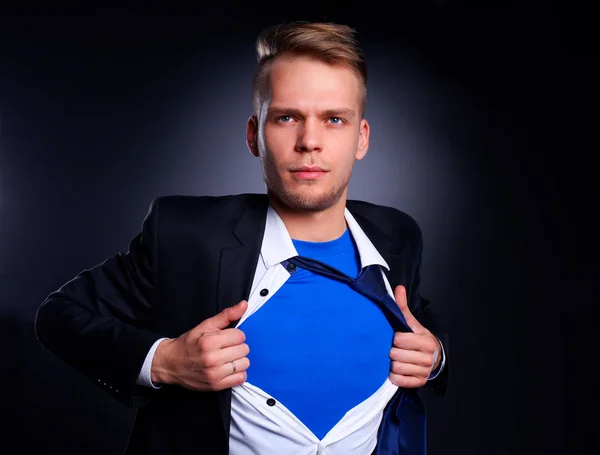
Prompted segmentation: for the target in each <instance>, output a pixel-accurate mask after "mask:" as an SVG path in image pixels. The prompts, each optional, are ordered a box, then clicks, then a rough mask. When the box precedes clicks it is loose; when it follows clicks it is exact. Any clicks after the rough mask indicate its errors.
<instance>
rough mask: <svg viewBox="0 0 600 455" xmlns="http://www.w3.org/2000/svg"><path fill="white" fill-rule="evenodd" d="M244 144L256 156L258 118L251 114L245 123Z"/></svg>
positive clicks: (257, 154)
mask: <svg viewBox="0 0 600 455" xmlns="http://www.w3.org/2000/svg"><path fill="white" fill-rule="evenodd" d="M246 145H247V146H248V149H249V150H250V153H252V154H253V155H254V156H256V157H258V156H259V153H258V118H257V117H256V115H252V116H251V117H250V118H249V119H248V123H247V124H246Z"/></svg>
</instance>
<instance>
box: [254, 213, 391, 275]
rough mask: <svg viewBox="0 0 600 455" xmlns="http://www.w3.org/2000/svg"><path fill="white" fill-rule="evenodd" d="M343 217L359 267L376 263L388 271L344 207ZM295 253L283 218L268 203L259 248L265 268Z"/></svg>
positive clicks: (385, 264)
mask: <svg viewBox="0 0 600 455" xmlns="http://www.w3.org/2000/svg"><path fill="white" fill-rule="evenodd" d="M344 217H345V218H346V223H347V224H348V229H349V230H350V233H351V234H352V237H353V238H354V241H355V242H356V247H357V248H358V254H359V256H360V263H361V268H363V267H366V266H368V265H375V264H377V265H381V266H382V267H385V268H386V269H387V270H388V271H389V270H390V267H389V266H388V264H387V262H386V261H385V259H383V257H382V256H381V254H379V251H377V249H376V248H375V246H374V245H373V243H372V242H371V240H369V238H368V237H367V235H366V234H365V233H364V231H363V230H362V229H361V227H360V226H359V224H358V223H357V221H356V220H355V219H354V217H353V216H352V214H351V213H350V211H349V210H348V209H347V208H345V209H344ZM297 255H298V252H297V251H296V248H295V247H294V244H293V243H292V239H291V238H290V235H289V233H288V231H287V228H286V227H285V224H284V223H283V220H282V219H281V217H280V216H279V215H278V214H277V212H276V211H275V209H273V206H271V205H270V204H269V208H268V210H267V221H266V224H265V233H264V235H263V242H262V248H261V257H262V260H263V263H264V265H265V268H267V269H268V268H270V267H272V266H274V265H277V264H279V263H281V262H283V261H285V260H286V259H289V258H291V257H294V256H297Z"/></svg>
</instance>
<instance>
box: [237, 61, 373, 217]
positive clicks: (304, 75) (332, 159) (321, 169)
mask: <svg viewBox="0 0 600 455" xmlns="http://www.w3.org/2000/svg"><path fill="white" fill-rule="evenodd" d="M360 95H361V86H360V82H359V80H358V78H357V77H356V76H355V75H354V73H353V72H352V71H351V70H350V69H348V68H346V67H342V66H331V65H328V64H326V63H323V62H319V61H316V60H312V59H309V58H305V57H286V58H282V57H279V58H278V59H277V60H276V61H275V63H274V64H273V66H272V67H271V72H270V81H269V90H268V93H267V94H266V96H264V99H263V100H262V102H261V108H260V111H259V112H258V116H252V117H251V118H250V120H249V121H248V127H247V142H248V147H249V148H250V151H251V152H252V153H253V154H254V155H255V156H257V157H259V158H260V161H261V167H262V172H263V177H264V180H265V183H266V185H267V191H268V193H269V195H270V196H271V197H272V198H275V199H276V200H277V201H278V202H280V203H283V204H284V205H285V206H287V207H288V208H289V209H291V210H294V211H312V212H314V211H323V210H326V209H328V208H331V207H333V206H334V205H336V204H344V205H345V199H346V195H347V188H348V182H349V180H350V175H351V173H352V168H353V165H354V162H355V161H356V160H360V159H362V158H363V157H364V156H365V154H366V153H367V148H368V139H369V125H368V123H367V121H366V120H365V119H361V116H360V108H361V105H360V100H361V96H360Z"/></svg>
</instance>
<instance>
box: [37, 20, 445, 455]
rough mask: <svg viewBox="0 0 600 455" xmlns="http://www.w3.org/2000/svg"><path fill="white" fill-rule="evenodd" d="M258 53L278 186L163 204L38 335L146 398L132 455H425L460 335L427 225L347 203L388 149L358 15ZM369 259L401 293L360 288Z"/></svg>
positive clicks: (45, 320)
mask: <svg viewBox="0 0 600 455" xmlns="http://www.w3.org/2000/svg"><path fill="white" fill-rule="evenodd" d="M257 51H258V57H259V63H258V68H257V70H256V74H255V78H254V85H253V101H254V110H255V114H254V115H252V117H251V118H250V119H249V121H248V124H247V131H246V135H247V144H248V147H249V149H250V151H251V152H252V154H253V155H254V156H256V157H258V158H259V159H260V163H261V166H262V171H263V176H264V181H265V183H266V188H267V194H266V195H261V194H243V195H234V196H223V197H191V196H169V197H159V198H157V199H155V200H154V201H153V203H152V204H151V207H150V209H149V212H148V214H147V216H146V218H145V219H144V222H143V225H142V230H141V232H140V234H139V235H138V236H136V237H135V238H134V239H133V240H132V241H131V243H130V247H129V250H128V252H127V253H126V254H117V255H115V256H113V257H111V258H109V259H107V260H106V261H104V262H103V263H101V264H99V265H97V266H95V267H93V268H91V269H89V270H85V271H83V272H81V273H80V274H79V275H78V276H77V277H75V278H74V279H73V280H71V281H70V282H68V283H66V284H65V285H64V286H62V287H61V288H60V289H59V290H57V291H56V292H53V293H52V294H51V295H50V296H49V297H48V298H47V299H46V301H45V302H44V303H43V304H42V306H41V307H40V309H39V311H38V314H37V318H36V331H37V334H38V338H39V340H40V342H41V343H42V344H43V345H44V346H45V347H47V348H48V349H50V350H52V351H53V352H55V353H56V354H57V355H58V356H59V357H60V358H62V359H63V360H64V361H66V362H67V363H69V364H70V365H73V366H74V367H75V368H77V369H78V370H79V371H81V372H82V373H83V374H84V375H86V376H87V377H89V378H90V379H91V380H92V381H94V382H95V383H96V384H97V385H98V386H100V387H101V388H103V389H104V390H106V391H107V392H109V393H110V394H112V395H113V396H114V397H115V398H117V399H118V400H119V401H121V402H122V403H124V404H126V405H128V406H135V407H137V412H136V419H135V423H134V426H133V430H132V432H131V436H130V438H129V441H128V445H127V449H126V451H127V453H130V454H132V453H136V454H137V453H139V454H146V455H150V454H188V453H189V454H227V453H230V454H232V455H240V454H242V455H245V454H260V455H264V454H278V455H285V454H315V453H319V454H328V455H337V454H343V455H351V454H356V455H359V454H361V455H362V454H371V453H374V451H375V453H380V454H383V453H390V454H391V453H425V450H426V449H425V442H424V441H425V438H424V428H423V427H422V426H419V425H420V424H418V422H421V421H422V418H423V416H422V412H421V411H422V410H421V408H420V407H422V403H421V402H420V401H419V398H418V394H417V393H416V389H417V388H418V387H421V386H423V385H426V384H427V385H430V386H432V387H433V389H434V390H435V391H437V392H439V393H444V391H445V388H446V382H447V376H448V365H447V359H446V357H445V356H446V354H445V352H444V348H443V346H442V345H444V346H446V344H447V341H446V335H445V334H444V332H443V330H442V329H441V327H440V324H439V321H438V320H437V318H436V317H435V316H434V315H433V313H432V312H431V310H430V307H429V302H427V301H426V300H425V299H423V298H421V297H420V295H419V281H420V270H419V269H420V261H421V251H422V238H421V232H420V230H419V227H418V226H417V224H416V223H415V222H414V220H413V219H412V218H410V217H409V216H408V215H406V214H404V213H402V212H400V211H399V210H396V209H393V208H388V207H382V206H377V205H374V204H370V203H366V202H359V201H347V199H346V198H347V191H348V183H349V180H350V176H351V172H352V168H353V165H354V162H355V161H356V160H360V159H362V158H363V157H364V156H365V154H366V153H367V149H368V145H369V123H368V122H367V120H366V119H365V118H364V115H363V114H364V108H365V102H366V82H367V77H366V66H365V63H364V59H363V57H362V55H361V52H360V50H359V49H358V47H357V45H356V42H355V40H354V38H353V30H352V29H350V28H349V27H347V26H341V25H336V24H307V23H301V24H286V25H282V26H275V27H270V28H268V29H266V30H264V31H263V32H262V33H261V35H260V36H259V39H258V42H257ZM374 178H377V177H376V176H375V177H374ZM302 258H308V259H316V260H319V261H321V263H325V264H327V266H326V267H329V266H332V267H335V268H336V270H339V271H341V272H342V274H340V273H338V272H335V273H334V272H331V273H330V275H329V276H328V275H327V274H326V273H325V272H322V271H316V270H317V269H313V268H311V267H312V266H310V267H309V263H308V262H298V261H302ZM303 264H304V265H303ZM311 264H312V263H311ZM366 270H370V271H373V270H375V271H376V272H374V273H376V275H372V276H374V277H375V278H377V277H378V278H377V279H379V280H381V287H382V289H383V294H387V297H386V298H387V299H390V298H393V300H392V305H393V307H394V308H392V309H390V305H389V300H388V301H387V302H388V303H387V307H386V306H385V305H384V304H382V303H381V302H382V301H384V300H385V299H384V298H383V297H369V296H368V295H367V294H363V293H361V292H362V291H361V292H358V291H357V290H356V289H358V287H356V286H357V285H356V283H358V282H359V276H363V275H365V276H366V275H367V274H366V272H365V271H366ZM340 276H346V277H350V278H349V279H348V280H347V282H344V281H343V279H342V278H339V277H340ZM332 277H333V278H332ZM349 283H350V284H349ZM384 285H385V287H384ZM371 287H372V286H371ZM382 299H383V300H382ZM394 310H395V311H396V313H394ZM394 314H395V315H396V316H393V315H394ZM397 321H401V323H400V322H398V324H400V325H398V326H396V327H403V328H402V329H398V330H396V329H394V328H393V327H394V326H395V324H396V323H397ZM394 332H395V333H394ZM434 334H435V335H434ZM440 340H442V342H440ZM390 359H391V363H390ZM411 409H416V411H411ZM419 419H421V420H419ZM415 422H417V423H415Z"/></svg>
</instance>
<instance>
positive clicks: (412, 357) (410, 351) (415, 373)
mask: <svg viewBox="0 0 600 455" xmlns="http://www.w3.org/2000/svg"><path fill="white" fill-rule="evenodd" d="M394 297H395V298H396V303H397V304H398V306H399V307H400V311H402V314H403V315H404V317H405V319H406V322H407V323H408V326H409V327H410V328H411V329H412V331H413V332H412V333H411V332H396V333H395V334H394V342H393V346H392V350H391V351H390V358H391V359H392V367H391V371H390V376H389V378H390V381H391V382H393V383H394V384H396V385H397V386H399V387H404V388H416V387H421V386H423V385H425V383H427V380H428V379H429V376H430V375H431V372H432V371H435V369H436V368H438V367H439V365H440V361H441V351H442V347H441V345H440V342H439V341H438V339H437V338H436V337H435V335H433V334H432V333H431V332H430V331H429V330H427V329H426V328H425V327H423V326H422V325H421V324H420V323H419V321H417V319H416V318H415V317H414V316H413V315H412V313H411V312H410V310H409V309H408V302H407V299H406V289H405V288H404V286H396V289H394Z"/></svg>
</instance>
